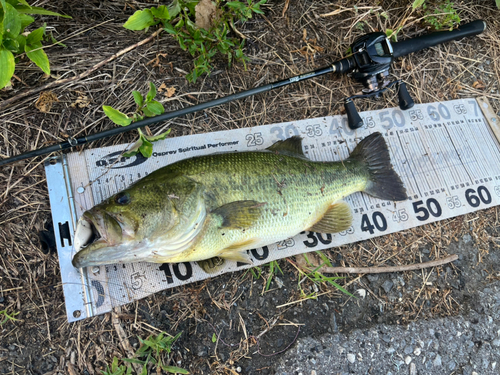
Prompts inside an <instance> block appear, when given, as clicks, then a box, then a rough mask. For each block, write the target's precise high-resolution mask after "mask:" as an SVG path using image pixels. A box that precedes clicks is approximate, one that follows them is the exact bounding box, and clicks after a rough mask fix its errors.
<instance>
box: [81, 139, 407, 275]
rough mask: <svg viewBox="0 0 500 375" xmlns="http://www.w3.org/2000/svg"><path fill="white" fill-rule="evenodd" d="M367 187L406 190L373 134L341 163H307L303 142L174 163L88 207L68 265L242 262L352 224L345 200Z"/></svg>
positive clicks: (388, 192)
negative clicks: (305, 234)
mask: <svg viewBox="0 0 500 375" xmlns="http://www.w3.org/2000/svg"><path fill="white" fill-rule="evenodd" d="M357 191H364V192H366V193H368V194H370V195H372V196H375V197H378V198H381V199H386V200H396V201H399V200H405V199H406V198H407V197H406V192H405V189H404V187H403V184H402V182H401V179H400V178H399V176H398V175H397V174H396V173H395V172H394V170H393V169H392V166H391V163H390V157H389V152H388V149H387V145H386V143H385V141H384V139H383V137H382V135H381V134H380V133H374V134H372V135H370V136H368V137H366V138H365V139H363V140H362V141H361V142H360V143H359V144H358V145H357V147H356V148H355V150H354V151H353V152H352V153H351V155H350V156H349V158H348V159H346V160H343V161H341V162H313V161H311V160H309V159H307V158H306V157H305V156H304V154H303V153H302V145H301V139H300V138H299V137H293V138H290V139H287V140H286V141H279V142H277V143H275V144H274V145H273V146H271V147H270V148H268V149H267V150H264V151H254V152H240V153H222V154H212V155H205V156H199V157H194V158H191V159H185V160H181V161H179V162H176V163H174V164H171V165H168V166H166V167H163V168H161V169H159V170H157V171H155V172H153V173H151V174H150V175H148V176H147V177H145V178H143V179H142V180H140V181H138V182H136V183H135V184H134V185H132V186H131V187H129V188H128V189H126V190H124V191H122V192H120V193H118V194H116V195H114V196H112V197H110V198H109V199H107V200H106V201H104V202H103V203H101V204H99V205H97V206H95V207H94V208H92V209H90V210H89V211H86V212H85V213H84V215H83V216H82V218H81V219H80V220H79V223H78V226H77V230H76V232H75V250H76V251H77V253H76V255H75V256H74V258H73V265H74V266H75V267H78V268H79V267H86V266H94V265H102V264H111V263H128V262H137V261H146V262H156V263H166V262H186V261H200V260H204V259H209V258H213V257H216V256H218V257H222V258H225V259H233V260H238V261H244V262H248V255H247V253H246V250H248V249H253V248H256V247H261V246H265V245H269V244H272V243H275V242H277V241H280V240H284V239H286V238H289V237H293V236H294V235H296V234H298V233H300V232H301V231H304V230H312V231H316V232H323V233H336V232H339V231H342V230H345V229H347V228H349V227H350V226H351V223H352V215H351V210H350V207H349V206H348V204H347V203H345V202H344V201H342V199H343V198H344V197H346V196H348V195H350V194H352V193H354V192H357Z"/></svg>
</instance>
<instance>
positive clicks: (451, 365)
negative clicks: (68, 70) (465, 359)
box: [448, 360, 457, 371]
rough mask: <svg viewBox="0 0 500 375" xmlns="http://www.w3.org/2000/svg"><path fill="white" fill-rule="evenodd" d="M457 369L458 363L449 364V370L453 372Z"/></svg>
mask: <svg viewBox="0 0 500 375" xmlns="http://www.w3.org/2000/svg"><path fill="white" fill-rule="evenodd" d="M455 367H457V363H456V362H455V361H453V360H451V361H450V362H448V370H450V371H453V370H454V369H455Z"/></svg>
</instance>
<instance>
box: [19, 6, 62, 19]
mask: <svg viewBox="0 0 500 375" xmlns="http://www.w3.org/2000/svg"><path fill="white" fill-rule="evenodd" d="M17 11H18V12H19V13H27V14H40V15H43V16H56V17H63V18H72V17H71V16H66V15H64V14H60V13H56V12H52V11H50V10H46V9H43V8H40V7H29V6H28V7H23V8H17Z"/></svg>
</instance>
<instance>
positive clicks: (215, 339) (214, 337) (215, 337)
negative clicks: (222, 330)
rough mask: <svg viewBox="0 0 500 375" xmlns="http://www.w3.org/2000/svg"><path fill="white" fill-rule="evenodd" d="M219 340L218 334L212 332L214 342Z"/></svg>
mask: <svg viewBox="0 0 500 375" xmlns="http://www.w3.org/2000/svg"><path fill="white" fill-rule="evenodd" d="M216 341H217V336H215V333H213V334H212V342H216Z"/></svg>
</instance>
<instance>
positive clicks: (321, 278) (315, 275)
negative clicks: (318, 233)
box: [298, 251, 354, 299]
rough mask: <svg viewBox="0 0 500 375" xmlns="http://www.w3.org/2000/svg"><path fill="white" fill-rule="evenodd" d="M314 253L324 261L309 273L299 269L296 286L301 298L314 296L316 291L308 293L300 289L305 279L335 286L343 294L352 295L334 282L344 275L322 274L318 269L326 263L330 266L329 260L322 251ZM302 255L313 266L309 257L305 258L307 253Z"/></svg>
mask: <svg viewBox="0 0 500 375" xmlns="http://www.w3.org/2000/svg"><path fill="white" fill-rule="evenodd" d="M316 254H317V255H318V256H319V257H320V258H321V260H322V261H323V262H324V263H322V264H320V265H319V266H317V267H315V268H314V269H312V270H310V272H309V273H305V272H303V271H300V270H299V271H300V274H299V281H298V286H299V290H300V294H301V296H302V298H309V299H310V298H316V292H313V293H310V294H306V293H305V292H304V290H303V289H302V287H301V284H302V283H303V282H304V281H305V280H309V281H312V282H313V283H314V284H316V285H317V284H322V283H327V284H330V285H332V286H334V287H335V288H337V289H338V290H340V291H341V292H342V293H345V294H347V295H348V296H350V297H354V296H353V295H352V294H351V293H349V292H348V291H347V290H346V289H344V288H343V287H342V286H340V285H339V284H337V283H336V282H335V281H336V280H339V279H344V277H341V276H331V277H327V276H325V275H323V274H322V273H321V272H319V271H318V270H319V269H320V268H321V267H323V266H324V265H327V266H328V267H331V266H332V265H331V263H330V260H329V259H328V258H327V257H326V256H325V255H324V254H323V253H322V252H320V251H316ZM303 256H304V258H305V260H306V262H307V263H308V265H310V266H313V265H312V264H311V262H309V259H307V255H306V254H303ZM313 267H314V266H313Z"/></svg>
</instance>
